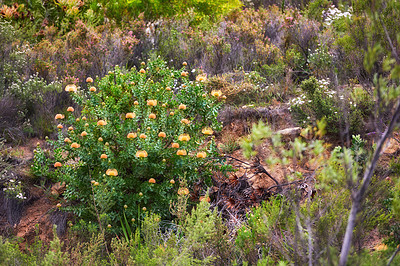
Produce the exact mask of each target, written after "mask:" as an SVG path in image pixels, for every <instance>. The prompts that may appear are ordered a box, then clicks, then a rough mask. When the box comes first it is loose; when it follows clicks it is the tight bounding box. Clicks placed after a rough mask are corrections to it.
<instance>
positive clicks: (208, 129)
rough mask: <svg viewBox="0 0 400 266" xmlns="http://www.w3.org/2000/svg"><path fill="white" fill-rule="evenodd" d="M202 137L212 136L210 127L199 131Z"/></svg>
mask: <svg viewBox="0 0 400 266" xmlns="http://www.w3.org/2000/svg"><path fill="white" fill-rule="evenodd" d="M201 132H202V133H203V134H204V135H212V134H213V133H214V131H213V130H212V129H211V128H210V127H205V128H203V129H202V130H201Z"/></svg>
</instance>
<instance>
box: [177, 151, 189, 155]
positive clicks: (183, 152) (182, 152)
mask: <svg viewBox="0 0 400 266" xmlns="http://www.w3.org/2000/svg"><path fill="white" fill-rule="evenodd" d="M176 155H181V156H183V155H187V152H186V150H178V151H177V152H176Z"/></svg>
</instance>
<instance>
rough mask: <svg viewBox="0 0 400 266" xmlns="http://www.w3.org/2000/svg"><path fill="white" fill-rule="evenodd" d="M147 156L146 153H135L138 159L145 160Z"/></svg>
mask: <svg viewBox="0 0 400 266" xmlns="http://www.w3.org/2000/svg"><path fill="white" fill-rule="evenodd" d="M147 156H148V154H147V151H137V152H136V157H138V158H146V157H147Z"/></svg>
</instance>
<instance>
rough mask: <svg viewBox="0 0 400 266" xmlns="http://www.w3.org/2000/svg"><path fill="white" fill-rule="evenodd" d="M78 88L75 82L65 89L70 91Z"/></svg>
mask: <svg viewBox="0 0 400 266" xmlns="http://www.w3.org/2000/svg"><path fill="white" fill-rule="evenodd" d="M76 90H77V87H76V85H75V84H68V85H67V86H66V87H65V91H68V92H75V91H76Z"/></svg>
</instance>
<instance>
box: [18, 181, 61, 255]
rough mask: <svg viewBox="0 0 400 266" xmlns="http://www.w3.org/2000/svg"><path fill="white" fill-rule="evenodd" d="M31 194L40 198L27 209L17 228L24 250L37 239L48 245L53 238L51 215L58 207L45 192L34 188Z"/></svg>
mask: <svg viewBox="0 0 400 266" xmlns="http://www.w3.org/2000/svg"><path fill="white" fill-rule="evenodd" d="M31 193H33V194H36V195H35V197H37V196H38V197H39V198H38V199H37V200H35V201H33V202H32V204H31V205H29V206H28V207H27V208H26V209H25V211H24V212H23V214H22V217H21V221H20V223H19V224H18V225H17V226H16V228H15V232H16V236H17V237H19V238H22V239H23V241H22V243H21V247H22V248H23V247H25V245H26V244H28V245H30V244H32V243H33V242H34V241H35V239H36V238H38V239H40V240H41V241H42V242H44V243H46V244H48V243H49V242H50V240H51V239H52V238H53V224H52V222H51V221H50V219H49V218H50V217H49V214H50V212H51V211H52V210H54V209H55V208H56V207H55V205H54V204H52V203H51V202H50V201H49V200H48V198H47V197H46V196H45V195H44V192H43V190H41V189H39V188H32V189H31Z"/></svg>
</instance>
